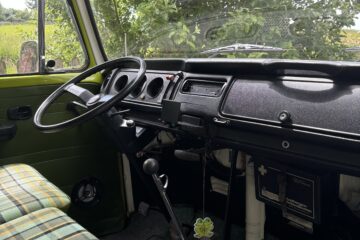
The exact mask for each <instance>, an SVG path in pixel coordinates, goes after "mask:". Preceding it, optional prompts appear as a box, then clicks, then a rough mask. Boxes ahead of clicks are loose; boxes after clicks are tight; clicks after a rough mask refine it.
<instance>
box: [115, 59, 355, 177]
mask: <svg viewBox="0 0 360 240" xmlns="http://www.w3.org/2000/svg"><path fill="white" fill-rule="evenodd" d="M147 65H148V68H147V69H148V70H147V74H146V78H144V80H143V83H142V84H141V86H139V87H138V89H136V90H135V91H134V92H133V93H131V94H130V95H129V96H128V97H126V98H125V100H124V101H123V102H122V103H119V106H118V107H119V108H122V109H125V108H128V109H130V113H129V114H128V116H127V117H129V118H132V119H134V120H135V122H136V123H137V124H138V125H141V126H144V127H152V128H159V129H166V130H169V131H173V132H175V133H179V134H191V135H195V136H197V137H202V138H207V139H211V140H212V141H213V142H216V143H218V144H222V145H225V146H228V145H231V146H235V147H238V148H241V149H244V150H246V151H250V152H252V153H253V154H254V153H256V154H262V155H271V157H272V158H277V159H279V160H280V161H291V162H292V164H313V166H316V165H319V166H326V167H329V168H335V169H337V170H339V171H342V172H351V173H352V174H356V175H360V107H359V103H360V80H358V79H357V76H359V74H358V73H360V65H359V64H356V63H338V62H315V61H300V62H299V61H282V60H280V61H279V60H226V59H189V60H181V59H175V60H149V61H147ZM135 73H136V72H135V71H134V70H132V69H131V66H129V68H127V69H121V70H116V71H113V72H112V74H111V75H110V77H109V80H110V81H109V84H108V91H109V92H110V93H112V94H114V93H116V92H118V91H121V89H122V87H123V86H124V85H125V84H126V83H127V82H128V81H132V79H133V78H134V76H135ZM176 104H180V108H179V111H178V112H176V111H175V114H177V115H178V116H177V119H178V121H177V122H176V123H170V122H167V121H166V120H164V116H165V115H166V114H167V113H164V112H162V109H163V108H164V109H165V105H166V109H172V106H174V108H175V106H176ZM169 107H170V108H169ZM172 112H174V111H172ZM164 114H165V115H164ZM172 114H174V113H172Z"/></svg>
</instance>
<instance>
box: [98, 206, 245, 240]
mask: <svg viewBox="0 0 360 240" xmlns="http://www.w3.org/2000/svg"><path fill="white" fill-rule="evenodd" d="M175 212H176V215H177V216H178V218H179V220H180V221H181V222H182V223H183V224H184V225H185V226H188V227H187V229H188V230H187V232H188V236H187V239H195V238H194V237H193V234H194V233H193V232H192V229H190V228H191V227H192V225H193V224H194V222H195V220H196V218H198V217H201V213H200V212H196V213H195V214H194V212H193V210H192V209H191V208H187V207H178V208H176V209H175ZM209 217H211V219H212V220H213V222H214V225H215V229H214V233H215V234H214V237H213V238H212V239H213V240H218V239H219V240H220V239H222V238H221V236H222V234H221V233H222V229H223V226H224V221H223V220H222V219H219V218H216V217H213V216H209ZM169 229H170V225H169V223H168V222H167V221H166V218H165V217H164V215H163V214H162V213H161V212H159V211H156V210H150V211H149V212H148V214H147V216H143V215H141V214H139V213H135V214H133V216H132V217H131V218H130V221H129V224H128V226H127V228H125V229H124V230H123V231H122V232H119V233H115V234H112V235H109V236H106V237H103V238H102V239H103V240H122V239H126V240H164V239H166V240H167V239H172V238H171V237H170V235H171V234H170V232H169ZM185 229H186V228H185ZM244 236H245V235H244V229H243V228H241V227H239V226H236V225H233V226H232V233H231V239H238V240H241V239H244Z"/></svg>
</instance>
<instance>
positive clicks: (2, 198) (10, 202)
mask: <svg viewBox="0 0 360 240" xmlns="http://www.w3.org/2000/svg"><path fill="white" fill-rule="evenodd" d="M69 204H70V199H69V197H68V196H67V195H66V194H65V193H63V192H62V191H61V190H60V189H59V188H57V187H56V186H55V185H54V184H52V183H51V182H49V181H48V180H47V179H46V178H44V177H43V176H42V175H41V174H40V173H39V172H38V171H36V170H35V169H34V168H32V167H30V166H28V165H25V164H10V165H5V166H0V224H2V223H5V222H8V221H10V220H13V219H15V218H18V217H21V216H24V215H26V214H28V213H31V212H34V211H37V210H39V209H43V208H46V207H56V208H60V209H63V210H66V209H67V207H68V206H69Z"/></svg>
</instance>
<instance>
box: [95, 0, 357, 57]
mask: <svg viewBox="0 0 360 240" xmlns="http://www.w3.org/2000/svg"><path fill="white" fill-rule="evenodd" d="M91 4H92V6H93V9H94V12H95V17H96V20H97V23H98V24H99V30H100V33H101V35H102V39H103V41H104V46H105V49H106V52H107V53H108V54H109V56H110V58H114V57H117V56H121V55H125V49H127V51H128V52H127V53H128V54H133V55H140V56H143V57H167V56H172V57H177V56H179V57H189V56H195V57H196V56H202V55H201V54H200V52H201V51H202V50H204V49H210V48H214V47H220V46H226V45H229V44H234V43H251V44H260V45H269V46H277V47H282V48H284V49H285V51H284V52H282V53H236V54H227V55H226V57H256V58H259V57H261V58H264V57H272V58H274V57H275V58H290V59H299V58H300V59H325V60H346V59H351V58H354V57H355V55H354V54H351V53H348V52H346V51H345V48H346V45H345V44H344V43H343V42H342V39H343V36H344V28H347V27H351V26H353V25H354V19H355V18H356V15H357V14H359V13H360V10H359V4H358V3H355V2H354V1H350V0H345V1H344V0H297V1H293V0H268V1H263V0H230V1H229V0H204V1H175V0H101V1H100V0H91ZM211 21H214V22H217V25H216V26H214V29H215V30H212V32H211V34H208V33H207V32H205V31H206V29H205V27H204V26H206V25H211V23H210V22H211ZM125 42H126V44H125Z"/></svg>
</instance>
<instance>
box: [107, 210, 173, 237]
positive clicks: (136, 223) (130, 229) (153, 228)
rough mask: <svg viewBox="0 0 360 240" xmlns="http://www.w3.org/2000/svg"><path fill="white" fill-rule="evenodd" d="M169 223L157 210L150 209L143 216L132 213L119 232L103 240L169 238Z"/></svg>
mask: <svg viewBox="0 0 360 240" xmlns="http://www.w3.org/2000/svg"><path fill="white" fill-rule="evenodd" d="M168 229H169V224H168V222H167V221H166V218H165V217H164V215H163V214H162V213H160V212H158V211H155V210H150V211H149V213H148V215H147V216H146V217H145V216H143V215H141V214H139V213H134V214H133V215H132V216H131V218H130V221H129V224H128V226H127V227H126V228H125V229H124V230H123V231H121V232H119V233H115V234H111V235H108V236H106V237H103V238H101V239H103V240H123V239H126V240H163V239H169V235H168Z"/></svg>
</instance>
